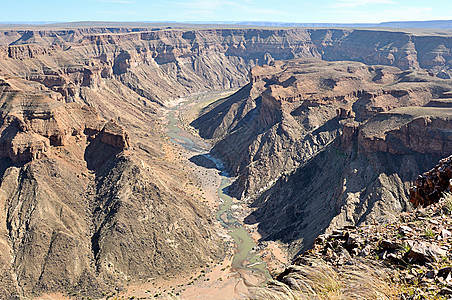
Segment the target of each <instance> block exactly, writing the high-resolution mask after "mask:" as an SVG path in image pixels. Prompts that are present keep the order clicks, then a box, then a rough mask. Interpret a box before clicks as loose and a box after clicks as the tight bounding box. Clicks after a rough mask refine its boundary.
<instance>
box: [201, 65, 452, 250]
mask: <svg viewBox="0 0 452 300" xmlns="http://www.w3.org/2000/svg"><path fill="white" fill-rule="evenodd" d="M451 89H452V82H451V81H450V80H444V79H440V78H437V77H435V76H434V75H433V74H430V73H428V72H426V71H422V70H420V71H417V70H413V71H401V70H400V69H398V68H395V67H387V66H367V65H364V64H362V63H357V62H325V61H319V60H312V59H310V60H306V59H298V60H291V61H284V62H274V63H272V64H271V65H269V66H264V67H255V68H253V70H252V71H251V72H250V84H249V85H248V86H246V87H244V88H243V89H242V90H241V91H239V92H237V93H236V94H234V95H232V96H230V97H228V98H226V99H223V100H221V101H219V102H217V103H214V104H212V105H211V106H210V107H207V108H206V109H205V111H204V112H203V115H201V116H200V117H199V118H198V119H197V120H196V121H195V122H194V123H193V125H194V126H195V127H198V128H199V129H200V134H201V135H202V136H205V137H207V138H213V139H216V141H217V143H216V145H215V146H214V148H213V149H212V152H213V154H214V155H217V156H219V157H222V159H223V160H224V161H225V165H226V166H227V168H228V170H229V171H230V173H231V175H232V176H236V177H237V179H236V181H235V183H234V184H233V186H232V189H230V192H231V193H232V194H233V195H235V196H237V197H248V198H250V199H253V201H254V202H253V206H254V207H255V208H256V211H255V212H254V213H253V214H252V215H251V216H250V217H249V218H248V219H247V220H246V221H247V222H249V223H256V222H257V223H259V228H260V229H261V231H262V232H264V235H267V236H266V238H267V239H278V240H281V241H283V242H285V243H288V244H289V245H290V250H291V252H292V253H293V254H295V253H297V252H298V251H300V250H301V251H302V250H305V249H307V248H308V247H310V246H311V245H312V243H313V241H314V239H315V237H316V236H317V235H318V234H320V233H322V232H324V231H325V230H326V231H331V230H333V229H334V228H337V227H341V226H345V225H356V224H360V223H365V222H372V221H373V220H378V221H380V222H381V221H384V220H387V219H392V218H394V217H395V216H396V215H397V214H398V213H399V212H400V211H402V210H406V209H409V207H410V206H409V204H408V200H409V187H410V184H411V183H412V182H413V181H414V179H415V178H416V176H417V174H419V173H422V172H423V171H424V170H426V169H428V168H430V167H431V166H432V165H433V164H434V163H435V161H437V160H439V159H440V158H441V157H444V156H446V155H449V154H450V153H452V143H451V142H452V140H451V135H450V132H451V125H450V124H451V116H452V111H451V110H450V108H449V107H447V105H446V106H444V105H443V106H441V105H440V103H445V102H447V101H444V100H440V99H439V100H434V101H433V102H434V104H435V105H430V102H431V100H433V99H438V98H441V97H442V98H441V99H446V98H444V97H445V96H444V95H446V96H447V95H448V93H449V91H450V90H451Z"/></svg>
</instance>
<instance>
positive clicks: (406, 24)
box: [228, 20, 452, 29]
mask: <svg viewBox="0 0 452 300" xmlns="http://www.w3.org/2000/svg"><path fill="white" fill-rule="evenodd" d="M228 24H229V23H228ZM236 24H239V25H253V26H272V27H273V26H275V27H281V26H283V27H392V28H434V29H452V20H435V21H392V22H383V23H278V22H239V23H236Z"/></svg>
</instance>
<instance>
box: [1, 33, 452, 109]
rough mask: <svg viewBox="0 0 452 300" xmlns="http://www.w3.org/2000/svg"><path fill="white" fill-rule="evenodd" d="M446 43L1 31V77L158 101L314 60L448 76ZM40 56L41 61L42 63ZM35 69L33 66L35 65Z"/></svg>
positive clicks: (435, 37) (72, 91)
mask: <svg viewBox="0 0 452 300" xmlns="http://www.w3.org/2000/svg"><path fill="white" fill-rule="evenodd" d="M451 49H452V38H451V37H450V36H449V35H448V34H444V35H439V34H437V33H435V32H432V33H431V35H429V34H426V33H422V34H421V33H415V32H401V31H398V32H391V31H385V30H353V29H304V28H292V29H232V28H231V29H199V28H198V29H188V28H174V29H167V28H147V27H137V28H133V27H130V26H129V27H109V28H103V27H93V28H71V29H61V28H59V29H57V28H55V29H52V28H50V29H49V28H40V29H35V30H33V29H28V30H7V29H4V30H2V31H0V58H1V60H0V61H1V65H0V74H2V73H3V74H5V73H6V74H14V75H16V76H21V77H26V78H27V79H29V80H34V81H38V82H40V83H43V84H44V85H46V86H47V87H49V88H51V89H53V90H55V91H58V92H59V93H60V94H62V95H63V97H65V98H66V99H76V98H78V97H79V96H81V97H82V95H81V91H80V89H81V88H82V87H86V86H96V85H98V84H100V82H101V81H102V80H101V79H102V78H105V79H112V78H114V79H116V80H118V81H120V82H121V83H122V84H124V85H125V86H127V87H128V88H130V89H132V90H133V91H135V92H136V93H138V94H139V95H140V96H142V97H145V98H147V99H148V100H151V101H155V102H158V103H165V102H166V101H167V100H168V99H170V98H174V97H178V96H182V95H185V94H187V93H189V92H195V91H202V90H206V89H223V88H230V87H238V86H241V85H243V84H245V83H246V82H247V79H248V78H247V76H248V71H249V69H250V67H252V66H254V65H262V64H264V63H269V62H271V61H273V60H281V59H292V58H298V57H315V58H322V59H324V60H354V61H360V62H364V63H367V64H384V65H390V66H395V67H398V68H400V69H402V70H410V69H418V68H420V67H421V68H426V69H429V70H431V72H433V73H435V74H437V75H438V76H439V77H441V78H451V60H452V56H451ZM44 58H45V59H44ZM38 61H39V62H41V63H37V62H38Z"/></svg>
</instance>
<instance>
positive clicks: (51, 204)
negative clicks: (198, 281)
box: [0, 75, 221, 299]
mask: <svg viewBox="0 0 452 300" xmlns="http://www.w3.org/2000/svg"><path fill="white" fill-rule="evenodd" d="M49 76H50V75H49ZM109 88H111V89H115V88H116V90H115V93H114V96H112V95H111V94H110V93H111V90H109V89H106V90H104V91H103V92H102V93H99V92H97V91H95V90H94V88H93V87H85V90H83V92H82V93H83V95H84V97H85V98H84V99H85V100H87V102H88V103H94V104H95V105H96V106H97V107H98V109H96V108H94V107H93V106H89V105H87V104H84V103H77V102H69V103H68V102H65V101H64V99H62V97H60V96H58V95H60V94H59V92H57V91H54V90H52V89H51V88H47V87H46V86H45V85H44V83H39V82H36V81H26V80H23V79H18V78H3V79H1V80H0V107H1V109H0V178H1V180H0V206H1V207H2V209H0V253H1V254H0V269H1V270H2V272H0V281H1V284H0V298H2V299H11V297H15V298H17V299H22V298H23V299H28V298H30V297H36V296H39V295H42V294H43V293H55V292H59V293H62V294H63V295H70V296H76V297H91V298H100V297H102V295H105V294H106V293H109V292H110V291H115V290H116V291H117V290H119V289H121V288H122V287H123V286H124V285H126V284H129V283H131V282H142V281H145V280H147V279H148V278H151V277H157V276H163V275H168V274H180V273H181V272H183V271H187V270H190V269H195V268H196V267H198V266H200V265H202V264H204V263H205V262H207V261H209V262H210V261H211V260H212V258H213V257H215V256H216V255H218V254H219V253H220V252H221V251H220V247H219V245H218V244H217V237H216V235H215V233H214V231H213V229H212V227H213V225H212V221H211V219H210V217H209V216H208V215H207V213H206V211H205V210H204V208H203V207H202V206H201V205H200V204H199V203H197V201H196V200H195V199H193V198H192V197H191V196H189V195H187V194H186V192H185V191H183V190H182V189H181V188H180V186H181V183H182V184H183V183H184V182H185V181H186V180H187V177H186V174H185V173H184V172H182V171H180V169H182V168H180V167H178V165H177V164H176V165H175V163H174V162H171V163H167V162H165V161H164V160H163V159H162V157H163V154H162V153H161V152H159V151H158V150H156V149H158V148H160V144H159V143H161V141H160V140H158V139H157V138H156V137H155V136H156V135H157V134H158V133H157V129H158V127H157V122H156V120H155V119H153V118H154V113H155V110H154V108H153V107H152V104H151V103H150V102H147V101H140V102H139V103H136V99H137V98H138V96H137V95H136V94H132V96H130V90H124V91H121V89H117V88H118V87H117V86H115V85H110V86H109ZM126 91H127V92H126ZM127 96H129V97H132V98H133V105H130V106H128V103H129V102H128V101H130V98H128V97H127ZM138 99H139V98H138ZM118 108H119V109H120V110H121V114H120V117H119V114H117V113H116V112H117V110H118ZM100 112H102V113H103V114H104V116H105V117H103V116H101V115H100ZM108 117H109V118H108ZM113 117H114V118H115V119H112V118H113ZM106 119H107V120H108V119H110V121H106ZM119 122H122V124H120V123H119ZM123 124H126V125H125V126H124V125H123ZM126 126H128V129H130V128H134V127H136V128H139V129H135V130H134V131H133V136H134V137H135V140H134V141H133V143H132V139H131V138H129V134H128V131H129V130H126ZM143 132H144V133H143ZM131 143H132V145H131ZM145 143H146V144H147V145H145ZM154 145H155V146H154ZM154 147H155V148H154ZM141 148H144V150H141ZM193 249H195V250H196V251H195V252H196V253H193Z"/></svg>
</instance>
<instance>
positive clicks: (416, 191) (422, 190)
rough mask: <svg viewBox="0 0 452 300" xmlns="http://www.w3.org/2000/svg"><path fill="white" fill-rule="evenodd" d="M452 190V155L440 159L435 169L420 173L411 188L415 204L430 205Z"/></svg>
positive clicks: (411, 196) (411, 195)
mask: <svg viewBox="0 0 452 300" xmlns="http://www.w3.org/2000/svg"><path fill="white" fill-rule="evenodd" d="M450 191H452V156H449V157H447V158H444V159H442V160H440V161H439V164H438V165H436V166H435V167H434V168H433V169H431V170H430V171H428V172H425V173H423V174H422V175H419V177H418V178H417V179H416V181H415V182H414V187H412V188H411V190H410V202H411V203H413V205H414V206H423V207H425V206H428V205H431V204H433V203H436V202H438V201H439V200H440V199H441V197H442V196H443V195H444V193H446V192H450Z"/></svg>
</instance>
